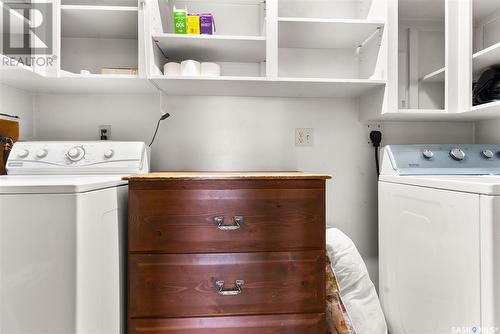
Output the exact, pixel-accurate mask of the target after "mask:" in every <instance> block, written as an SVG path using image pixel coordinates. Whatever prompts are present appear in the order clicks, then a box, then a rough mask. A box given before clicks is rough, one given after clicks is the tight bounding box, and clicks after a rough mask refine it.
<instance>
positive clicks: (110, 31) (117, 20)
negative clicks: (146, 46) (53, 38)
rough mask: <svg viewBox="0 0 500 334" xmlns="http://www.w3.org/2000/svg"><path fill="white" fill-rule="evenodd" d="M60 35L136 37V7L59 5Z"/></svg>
mask: <svg viewBox="0 0 500 334" xmlns="http://www.w3.org/2000/svg"><path fill="white" fill-rule="evenodd" d="M61 16H62V18H61V21H62V25H61V33H62V37H83V38H124V39H137V35H138V25H137V18H138V12H137V7H125V6H86V5H62V6H61Z"/></svg>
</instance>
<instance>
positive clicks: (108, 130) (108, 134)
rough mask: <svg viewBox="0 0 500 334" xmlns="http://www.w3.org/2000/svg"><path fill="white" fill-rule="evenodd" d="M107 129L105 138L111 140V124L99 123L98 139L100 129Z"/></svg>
mask: <svg viewBox="0 0 500 334" xmlns="http://www.w3.org/2000/svg"><path fill="white" fill-rule="evenodd" d="M104 129H105V130H107V133H106V136H107V137H108V139H107V140H111V125H99V127H98V131H99V132H98V137H97V138H99V139H101V130H104Z"/></svg>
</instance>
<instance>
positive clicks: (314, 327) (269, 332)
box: [129, 314, 326, 334]
mask: <svg viewBox="0 0 500 334" xmlns="http://www.w3.org/2000/svg"><path fill="white" fill-rule="evenodd" d="M325 326H326V325H325V315H324V314H290V315H288V314H286V315H267V316H246V317H215V318H185V319H137V320H132V321H130V323H129V333H130V334H214V333H215V334H256V333H258V334H325V333H326V327H325Z"/></svg>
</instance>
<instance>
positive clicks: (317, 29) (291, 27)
mask: <svg viewBox="0 0 500 334" xmlns="http://www.w3.org/2000/svg"><path fill="white" fill-rule="evenodd" d="M278 22H279V25H278V35H279V38H278V40H279V47H286V48H307V49H353V48H357V47H358V46H360V45H362V44H363V43H364V42H365V41H367V40H368V39H369V38H370V37H371V36H372V35H373V34H374V33H376V32H377V31H378V30H379V29H382V28H383V26H384V22H383V21H380V20H354V19H316V18H295V17H293V18H292V17H280V18H278Z"/></svg>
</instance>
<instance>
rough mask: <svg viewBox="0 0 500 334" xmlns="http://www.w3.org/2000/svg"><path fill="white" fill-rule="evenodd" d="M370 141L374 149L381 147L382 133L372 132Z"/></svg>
mask: <svg viewBox="0 0 500 334" xmlns="http://www.w3.org/2000/svg"><path fill="white" fill-rule="evenodd" d="M370 140H371V142H372V145H373V147H380V143H381V142H382V132H380V131H372V132H370Z"/></svg>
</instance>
